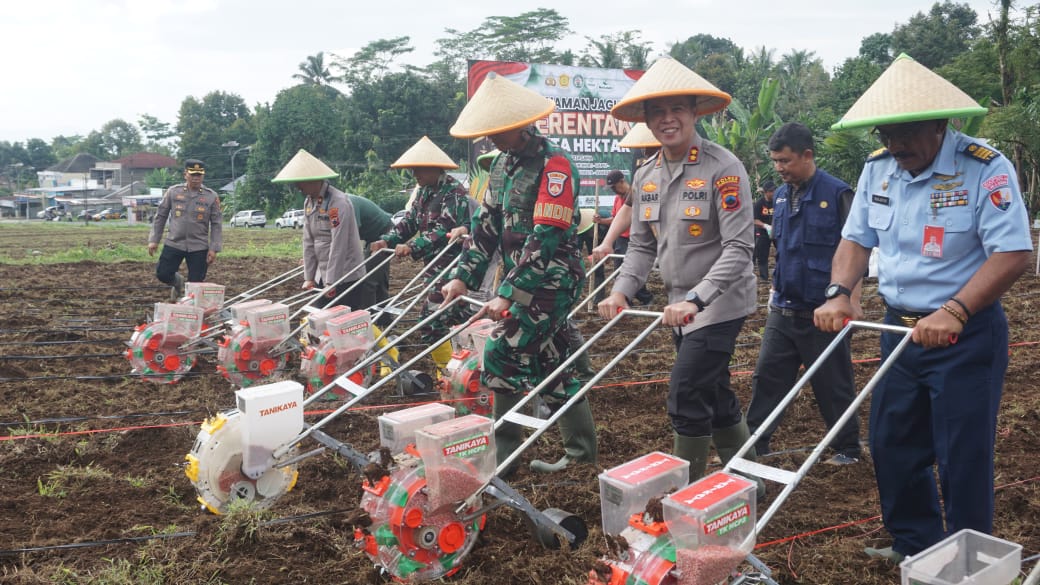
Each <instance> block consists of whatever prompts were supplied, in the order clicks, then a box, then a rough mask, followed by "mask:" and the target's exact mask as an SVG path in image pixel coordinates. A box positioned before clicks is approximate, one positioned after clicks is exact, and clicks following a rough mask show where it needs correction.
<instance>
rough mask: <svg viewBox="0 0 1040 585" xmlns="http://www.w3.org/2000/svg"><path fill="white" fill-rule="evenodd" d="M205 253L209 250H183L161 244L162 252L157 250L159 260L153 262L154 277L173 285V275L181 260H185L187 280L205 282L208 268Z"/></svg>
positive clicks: (179, 266) (178, 268)
mask: <svg viewBox="0 0 1040 585" xmlns="http://www.w3.org/2000/svg"><path fill="white" fill-rule="evenodd" d="M207 254H209V250H199V251H197V252H185V251H184V250H178V249H177V248H174V247H172V246H163V248H162V252H159V261H158V262H157V263H156V264H155V277H156V278H158V279H159V282H162V283H163V284H168V285H170V286H173V275H174V274H176V273H177V271H178V270H180V268H181V262H185V263H187V265H188V282H205V281H206V271H207V270H208V269H209V264H207V263H206V255H207Z"/></svg>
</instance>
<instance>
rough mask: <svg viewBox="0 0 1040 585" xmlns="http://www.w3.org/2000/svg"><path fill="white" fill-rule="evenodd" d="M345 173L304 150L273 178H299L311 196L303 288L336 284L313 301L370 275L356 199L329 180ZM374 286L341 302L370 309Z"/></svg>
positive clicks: (306, 212)
mask: <svg viewBox="0 0 1040 585" xmlns="http://www.w3.org/2000/svg"><path fill="white" fill-rule="evenodd" d="M337 176H339V175H338V173H336V171H333V170H332V169H330V168H329V167H328V166H327V165H326V164H325V163H323V162H321V161H320V160H318V159H317V158H315V157H314V155H312V154H311V153H309V152H307V151H306V150H303V149H302V148H301V149H300V151H299V152H297V153H296V156H294V157H293V158H292V160H290V161H289V162H288V163H287V164H286V165H285V166H284V167H282V170H280V171H278V175H277V176H275V178H274V179H271V182H272V183H293V184H295V185H296V188H297V189H299V190H300V192H301V193H303V194H304V195H305V196H306V197H307V199H306V201H305V203H304V221H303V276H304V283H303V287H302V288H303V289H304V290H309V289H313V288H314V287H316V286H317V287H319V288H322V287H325V286H328V285H331V284H333V283H336V286H335V287H333V289H332V290H330V291H329V292H328V293H326V295H324V296H322V297H321V298H320V299H318V300H316V301H314V302H313V303H311V304H312V305H314V306H316V307H324V306H326V305H328V303H329V302H330V301H331V300H332V299H333V298H335V297H337V296H339V295H340V294H341V293H343V292H344V291H346V290H347V289H348V288H351V287H352V286H353V285H354V283H355V282H357V281H358V280H360V279H361V278H362V277H364V276H365V267H364V265H363V264H362V263H363V262H364V253H363V250H362V247H361V237H360V236H359V235H358V226H357V219H356V218H355V216H354V206H353V205H351V203H350V199H348V198H347V196H346V195H345V194H344V193H343V192H342V191H340V190H339V189H336V188H335V187H333V186H332V185H330V184H329V181H328V179H332V178H335V177H337ZM373 302H374V301H373V299H372V293H371V290H370V289H368V288H367V287H364V286H354V287H353V289H352V290H351V291H350V292H349V293H347V294H346V295H344V296H342V297H340V299H339V301H337V304H340V305H347V306H349V307H350V308H352V309H367V308H368V307H369V306H371V305H372V303H373Z"/></svg>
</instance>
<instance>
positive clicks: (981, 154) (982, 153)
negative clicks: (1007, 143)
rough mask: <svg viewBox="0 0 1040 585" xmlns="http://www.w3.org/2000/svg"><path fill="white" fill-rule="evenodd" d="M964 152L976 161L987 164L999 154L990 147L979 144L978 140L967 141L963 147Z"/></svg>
mask: <svg viewBox="0 0 1040 585" xmlns="http://www.w3.org/2000/svg"><path fill="white" fill-rule="evenodd" d="M964 152H965V154H967V155H968V156H970V157H971V158H973V159H975V160H977V161H981V162H983V163H985V164H987V165H988V164H989V163H991V162H993V160H994V159H996V158H997V157H998V156H1000V153H999V152H997V151H995V150H993V149H992V148H990V147H988V146H986V145H983V144H979V143H978V142H971V143H969V144H968V146H966V147H965V148H964Z"/></svg>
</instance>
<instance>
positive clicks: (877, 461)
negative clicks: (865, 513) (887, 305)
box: [870, 302, 1008, 555]
mask: <svg viewBox="0 0 1040 585" xmlns="http://www.w3.org/2000/svg"><path fill="white" fill-rule="evenodd" d="M885 322H886V323H888V324H892V325H902V324H903V323H902V322H901V321H900V320H899V318H898V316H897V315H896V314H895V313H894V312H893V311H891V310H889V311H888V313H887V314H886V316H885ZM901 337H902V336H901V335H898V334H893V333H884V334H882V336H881V355H882V359H886V358H887V357H888V356H889V354H890V353H891V352H892V350H893V349H894V348H895V346H896V344H897V343H898V341H899V339H900V338H901ZM1007 352H1008V325H1007V317H1006V316H1005V315H1004V310H1003V309H1002V308H1001V306H1000V303H999V302H998V303H994V304H993V305H991V306H989V307H987V308H985V309H983V310H982V311H979V312H978V313H976V314H975V315H974V316H973V317H972V318H971V319H969V320H968V323H967V325H966V326H965V329H964V331H963V332H962V333H961V335H960V337H959V339H958V341H957V343H955V344H953V345H951V346H949V347H947V348H937V349H924V348H922V347H921V346H919V345H916V344H913V343H911V344H909V345H908V346H907V347H906V348H905V349H904V350H903V353H902V354H901V355H900V356H899V357H898V359H897V361H896V362H895V363H894V364H893V365H892V368H891V369H890V370H889V371H888V372H887V373H886V375H885V376H884V378H883V379H882V380H881V381H880V383H879V384H878V385H877V387H876V388H875V390H874V394H873V397H872V399H871V410H870V449H871V453H872V455H873V458H874V472H875V474H876V475H877V484H878V492H879V494H880V496H881V514H882V518H883V520H884V523H885V528H886V529H887V530H888V532H889V533H890V534H891V535H892V537H893V539H894V542H893V545H892V548H893V549H894V550H895V551H896V552H899V553H902V554H904V555H913V554H916V553H918V552H920V551H922V550H923V549H925V548H928V547H929V546H931V545H933V544H935V543H936V542H938V541H940V540H942V539H943V538H945V536H946V535H947V534H952V533H954V532H956V531H958V530H961V529H963V528H972V529H974V530H978V531H980V532H983V533H987V534H988V533H990V532H991V530H992V524H993V448H994V443H995V440H996V425H997V409H998V407H999V405H1000V396H1001V393H1002V391H1003V386H1004V373H1005V371H1006V370H1007V365H1008V353H1007ZM936 464H937V465H938V473H939V475H938V489H941V490H942V503H941V504H940V501H939V492H938V489H937V486H936V476H935V473H934V471H933V465H936ZM944 518H945V528H946V530H945V531H944V527H943V525H944Z"/></svg>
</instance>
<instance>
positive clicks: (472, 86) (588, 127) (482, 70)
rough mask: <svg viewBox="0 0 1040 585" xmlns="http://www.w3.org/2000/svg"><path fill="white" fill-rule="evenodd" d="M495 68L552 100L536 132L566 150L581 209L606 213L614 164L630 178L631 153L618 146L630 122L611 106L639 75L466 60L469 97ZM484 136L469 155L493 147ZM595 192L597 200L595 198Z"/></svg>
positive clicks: (625, 71) (472, 156)
mask: <svg viewBox="0 0 1040 585" xmlns="http://www.w3.org/2000/svg"><path fill="white" fill-rule="evenodd" d="M492 71H493V72H495V73H496V74H498V75H501V76H503V77H505V78H507V79H509V80H510V81H514V82H516V83H518V84H520V85H522V86H524V87H527V88H529V89H531V90H534V91H536V92H538V93H540V94H541V95H544V96H545V97H547V98H550V99H552V100H553V101H555V102H556V110H554V111H553V113H551V114H549V116H548V117H546V118H544V119H542V120H539V121H538V122H537V123H536V124H535V126H536V127H537V128H538V131H539V132H540V133H542V134H543V135H545V136H546V137H548V138H549V139H550V140H552V141H553V142H555V143H556V144H557V145H558V146H559V147H560V148H561V149H563V150H564V151H566V152H567V154H568V156H570V157H571V160H573V161H574V165H575V166H576V167H578V173H579V174H580V175H581V198H580V201H579V206H580V207H584V208H590V207H598V208H600V209H601V210H602V209H603V208H604V207H605V208H606V213H607V215H609V211H610V207H611V205H612V203H613V197H614V194H613V192H612V191H611V190H610V189H609V188H608V187H607V186H606V177H607V173H609V172H610V171H612V170H614V169H619V170H621V171H622V172H624V173H625V176H626V177H627V178H628V179H629V180H631V174H632V163H633V153H632V151H631V150H629V149H627V148H621V147H620V146H618V141H620V140H621V139H622V138H624V136H625V134H627V133H628V131H629V129H630V128H631V127H632V124H631V123H630V122H624V121H621V120H615V119H614V117H613V116H611V115H610V109H611V108H612V107H614V104H615V103H617V101H618V100H620V99H621V98H622V96H624V95H625V93H626V92H628V90H629V89H630V88H631V87H632V84H634V83H635V82H636V80H638V79H639V78H640V77H642V75H643V71H641V70H634V69H600V68H596V67H572V66H568V65H546V64H541V63H520V62H516V61H470V62H469V82H468V92H469V93H468V97H473V94H474V92H476V91H477V88H478V87H480V84H481V83H483V82H484V79H486V78H487V75H488V73H491V72H492ZM493 148H494V145H493V144H491V142H490V141H488V140H480V141H477V142H476V143H474V144H473V146H472V148H471V151H470V160H471V161H475V160H476V157H477V156H479V155H481V154H483V153H485V152H488V151H490V150H492V149H493ZM597 195H598V196H599V200H598V201H596V200H595V197H596V196H597Z"/></svg>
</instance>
